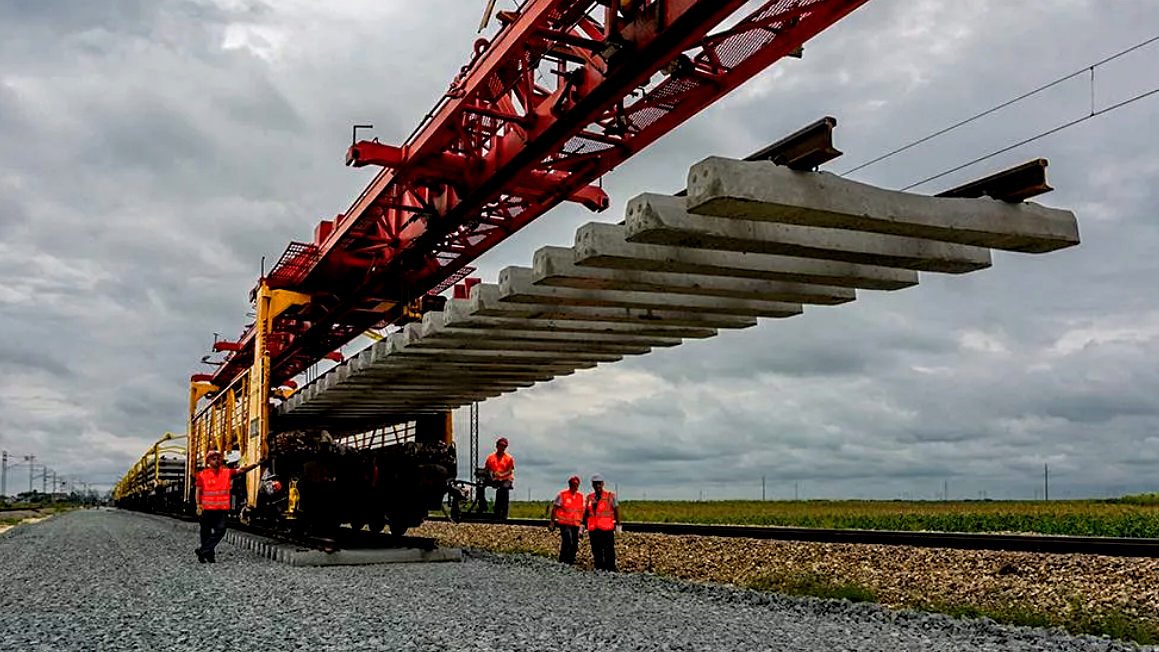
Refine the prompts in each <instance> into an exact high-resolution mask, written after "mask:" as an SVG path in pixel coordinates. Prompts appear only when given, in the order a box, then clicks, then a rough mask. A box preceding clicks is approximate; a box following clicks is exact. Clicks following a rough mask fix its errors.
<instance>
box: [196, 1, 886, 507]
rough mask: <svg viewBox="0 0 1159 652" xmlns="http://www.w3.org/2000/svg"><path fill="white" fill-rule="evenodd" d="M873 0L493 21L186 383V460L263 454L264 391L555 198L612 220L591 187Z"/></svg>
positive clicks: (442, 279) (371, 146)
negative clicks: (435, 97)
mask: <svg viewBox="0 0 1159 652" xmlns="http://www.w3.org/2000/svg"><path fill="white" fill-rule="evenodd" d="M866 2H868V0H771V1H765V2H752V1H748V2H745V1H744V0H525V1H524V2H523V3H522V4H521V6H520V7H519V9H518V10H515V11H501V12H499V13H498V14H497V18H498V20H499V21H500V22H501V23H502V28H501V30H500V31H499V32H498V34H497V35H496V36H495V37H494V38H493V40H490V41H488V40H487V39H483V38H481V39H479V40H478V41H476V43H475V46H474V54H473V56H472V58H471V60H470V61H469V62H468V63H467V65H465V66H464V67H463V68H462V69H461V71H460V72H459V74H458V75H457V76H456V77H455V78H454V81H453V82H452V83H451V85H450V88H449V89H448V90H447V92H446V93H445V94H444V96H443V97H442V98H441V99H440V100H439V102H438V103H437V104H436V106H435V107H434V108H433V109H432V110H431V111H430V113H429V114H428V115H427V117H426V118H425V119H424V120H423V121H422V122H421V124H420V125H419V127H418V128H417V129H416V130H415V132H414V134H413V135H412V136H411V137H410V139H409V140H407V141H406V142H405V143H404V144H402V145H389V144H385V143H380V142H378V141H377V140H373V141H365V140H363V141H358V142H353V143H352V144H351V147H350V149H349V151H348V152H347V155H346V162H347V164H348V165H352V166H355V167H362V166H367V165H371V166H377V167H380V168H381V171H380V172H379V173H378V175H377V176H376V177H375V178H374V180H373V181H372V182H371V183H370V184H369V185H368V186H367V188H366V189H365V190H364V191H363V192H362V194H361V195H359V196H358V198H357V199H356V200H355V201H354V203H353V204H352V205H351V206H350V207H349V208H348V209H347V210H346V211H345V212H344V213H342V214H339V215H338V216H337V217H335V218H334V219H332V220H324V221H322V222H321V223H320V224H318V226H317V227H316V228H315V230H314V234H313V239H312V240H311V241H309V242H291V243H290V245H289V246H288V247H287V248H286V250H285V252H284V253H283V254H282V256H281V258H280V260H278V262H277V264H275V265H274V266H273V268H272V269H271V270H270V271H269V273H268V274H265V275H264V276H263V277H262V278H260V279H259V281H258V284H257V286H256V287H255V288H254V289H253V291H252V293H251V295H252V296H251V298H252V299H253V300H254V301H255V303H256V320H255V322H254V323H253V324H251V325H250V326H249V327H247V328H246V330H245V331H244V333H243V334H242V336H241V337H240V338H239V339H238V340H237V341H218V342H216V343H215V344H214V351H216V352H226V357H225V359H224V361H223V362H221V363H220V364H219V365H218V368H217V370H216V372H215V373H213V374H198V375H195V376H193V378H192V385H191V393H190V431H189V432H190V434H191V435H194V436H191V437H190V440H189V441H190V451H189V452H190V456H189V457H190V464H191V465H192V464H196V462H195V461H194V460H195V456H196V454H197V452H198V451H199V450H200V449H201V447H203V446H205V445H211V444H213V445H217V446H228V445H230V444H231V443H233V442H236V443H238V444H239V445H240V448H241V452H242V453H243V454H246V453H247V450H249V451H252V452H258V451H261V452H260V453H259V457H264V452H265V449H266V447H267V444H266V436H267V433H268V428H269V423H268V422H269V415H270V397H271V396H272V395H273V394H276V393H279V392H281V393H283V394H284V393H286V392H289V391H292V389H293V387H294V385H293V380H292V379H293V378H294V377H295V376H297V375H298V374H299V373H301V372H302V371H303V370H305V369H307V368H309V367H310V366H312V365H313V364H315V363H316V362H318V361H319V360H322V359H327V358H329V359H335V360H340V359H341V354H340V353H338V349H339V348H340V347H341V346H343V345H344V344H346V343H348V342H350V341H351V340H352V339H354V338H355V337H357V336H358V335H359V334H361V333H363V332H365V331H367V329H370V328H375V327H377V328H381V327H383V326H385V325H389V324H399V323H405V322H406V321H409V320H413V319H415V318H417V317H419V316H421V313H422V311H423V310H424V308H425V306H426V304H428V303H431V302H433V301H435V300H436V299H437V296H436V295H438V294H439V293H440V292H442V291H444V290H446V289H447V288H449V287H451V286H452V285H453V284H455V283H456V282H458V281H459V280H460V279H461V278H462V276H464V275H465V273H469V272H470V271H472V270H471V268H469V267H468V263H470V262H471V261H473V260H474V259H476V258H477V257H478V256H480V255H481V254H483V253H485V252H486V251H488V250H489V249H491V248H492V247H494V246H495V245H496V244H498V243H500V242H502V241H503V239H504V238H506V237H508V236H510V235H511V234H513V233H515V232H516V231H518V230H519V229H521V228H522V227H524V226H525V225H527V224H528V223H529V222H531V221H532V220H534V219H536V218H537V217H539V216H540V215H542V214H544V213H546V212H547V211H549V210H551V208H553V207H554V206H556V205H558V204H559V203H560V202H563V201H572V202H578V203H580V204H581V205H583V206H586V207H587V208H589V209H591V210H593V211H602V210H604V209H606V208H607V207H608V205H609V201H608V197H607V195H606V194H605V193H604V191H603V190H601V189H600V188H599V187H597V186H594V185H592V184H593V182H595V181H597V180H598V179H599V178H600V177H601V176H602V175H604V174H605V173H607V172H608V171H610V170H612V169H613V168H615V167H616V166H617V165H619V164H620V163H622V162H623V161H625V160H627V159H628V158H629V157H631V156H632V155H634V154H636V153H637V152H639V151H640V150H642V149H644V148H645V147H647V146H648V145H649V144H651V143H653V142H655V141H656V140H657V139H659V138H660V137H661V136H663V135H664V134H666V133H668V132H669V131H672V130H673V129H675V128H676V127H677V126H679V125H680V124H682V123H683V122H685V121H686V120H688V119H689V118H690V117H692V116H693V115H695V114H697V113H698V112H700V111H701V110H703V109H704V108H706V107H708V106H709V105H711V104H712V103H713V102H715V101H716V100H718V99H720V98H722V97H724V96H725V95H727V94H728V93H729V92H731V91H732V90H733V89H735V88H737V87H738V86H740V85H741V84H743V83H744V82H745V81H747V80H749V79H751V78H752V77H753V76H754V75H756V74H757V73H759V72H761V71H763V70H764V69H766V68H768V67H769V66H770V65H772V64H773V63H774V62H776V61H777V60H779V59H781V58H782V57H785V56H790V55H794V54H796V53H798V52H799V49H800V48H801V47H802V45H803V44H804V43H805V42H806V41H808V40H809V39H810V38H812V37H813V36H814V35H816V34H818V33H819V32H821V31H822V30H824V29H825V28H827V27H829V26H830V25H832V24H833V23H835V22H836V21H838V20H840V19H841V18H842V17H844V16H845V15H847V14H849V13H850V12H852V11H853V10H855V9H856V8H858V7H859V6H861V5H863V4H865V3H866ZM488 9H489V10H490V7H489V8H488ZM488 13H490V12H489V11H488ZM355 133H357V127H356V128H355ZM205 397H209V398H211V399H212V400H211V402H210V404H209V405H207V406H206V407H205V408H203V409H201V410H199V409H198V403H199V401H200V400H201V399H202V398H205ZM385 416H388V415H384V417H385ZM250 459H255V458H253V457H250ZM251 484H253V483H251ZM251 493H252V492H251ZM251 498H252V496H251Z"/></svg>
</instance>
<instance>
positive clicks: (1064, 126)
mask: <svg viewBox="0 0 1159 652" xmlns="http://www.w3.org/2000/svg"><path fill="white" fill-rule="evenodd" d="M1156 93H1159V87H1156V88H1152V89H1151V90H1149V91H1146V92H1143V93H1139V94H1138V95H1136V96H1134V97H1132V98H1129V99H1126V100H1123V101H1122V102H1119V103H1117V104H1112V105H1111V106H1108V107H1105V108H1102V109H1099V110H1098V111H1093V112H1091V113H1090V114H1089V115H1084V116H1083V117H1081V118H1078V119H1075V120H1071V121H1070V122H1067V123H1065V124H1061V125H1059V126H1057V127H1054V128H1053V129H1048V130H1046V131H1044V132H1042V133H1040V134H1036V135H1034V136H1031V137H1030V138H1027V139H1025V140H1020V141H1018V142H1017V143H1014V144H1013V145H1008V146H1006V147H1003V148H1002V149H999V150H995V151H993V152H990V153H989V154H986V155H984V156H979V157H978V158H976V159H974V160H972V161H970V162H968V163H963V164H961V165H959V166H957V167H955V168H952V169H950V170H946V171H945V172H941V173H939V174H935V175H934V176H932V177H926V178H925V179H922V180H921V181H918V182H917V183H911V184H910V185H908V186H906V187H905V188H902V190H909V189H910V188H914V187H916V186H920V185H922V184H923V183H927V182H929V181H933V180H934V179H940V178H942V177H944V176H946V175H947V174H953V173H954V172H957V171H958V170H961V169H963V168H968V167H970V166H971V165H974V164H975V163H981V162H982V161H985V160H986V159H988V158H993V157H995V156H998V155H999V154H1004V153H1006V152H1009V151H1010V150H1012V149H1016V148H1019V147H1022V146H1023V145H1026V144H1027V143H1033V142H1034V141H1036V140H1038V139H1040V138H1045V137H1047V136H1050V135H1051V134H1056V133H1058V132H1060V131H1062V130H1063V129H1069V128H1070V127H1073V126H1075V125H1077V124H1079V123H1082V122H1086V121H1087V120H1090V119H1091V118H1093V117H1095V116H1099V115H1102V114H1104V113H1109V112H1111V111H1114V110H1115V109H1118V108H1121V107H1124V106H1127V105H1128V104H1131V103H1132V102H1137V101H1139V100H1141V99H1143V98H1145V97H1150V96H1152V95H1155V94H1156Z"/></svg>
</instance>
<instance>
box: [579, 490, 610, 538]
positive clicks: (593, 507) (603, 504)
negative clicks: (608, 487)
mask: <svg viewBox="0 0 1159 652" xmlns="http://www.w3.org/2000/svg"><path fill="white" fill-rule="evenodd" d="M614 497H615V494H614V493H612V492H610V491H605V492H604V493H603V495H602V496H600V499H599V500H598V501H597V500H596V492H594V491H593V492H592V493H590V494H588V497H587V501H586V503H585V504H586V505H587V511H588V531H591V530H614V529H616V513H615V512H613V511H612V498H614Z"/></svg>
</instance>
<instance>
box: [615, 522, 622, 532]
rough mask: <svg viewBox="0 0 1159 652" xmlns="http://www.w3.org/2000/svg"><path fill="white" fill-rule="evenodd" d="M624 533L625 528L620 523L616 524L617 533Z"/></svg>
mask: <svg viewBox="0 0 1159 652" xmlns="http://www.w3.org/2000/svg"><path fill="white" fill-rule="evenodd" d="M623 531H624V526H622V525H620V524H619V523H616V532H623Z"/></svg>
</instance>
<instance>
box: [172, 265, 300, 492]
mask: <svg viewBox="0 0 1159 652" xmlns="http://www.w3.org/2000/svg"><path fill="white" fill-rule="evenodd" d="M310 301H311V297H310V295H308V294H303V293H301V292H292V291H290V290H271V289H270V287H269V285H267V284H266V281H265V280H264V279H263V280H262V281H261V282H260V284H259V285H258V289H257V294H256V297H255V303H256V306H255V308H256V311H255V312H256V315H257V319H256V320H255V321H254V359H253V363H252V364H251V365H250V368H249V369H248V370H247V371H245V372H243V373H240V374H238V375H237V377H235V378H234V379H233V380H231V381H230V382H229V384H228V385H226V386H225V387H218V386H216V385H214V384H212V383H209V382H205V381H193V382H191V383H190V384H189V454H188V456H187V457H186V466H185V469H186V471H185V477H186V480H187V482H186V486H185V500H186V502H192V501H193V495H194V494H193V491H194V482H193V479H194V478H195V477H196V475H197V472H198V471H199V470H200V469H201V468H203V467H204V463H205V452H206V451H208V450H211V449H212V450H218V451H221V452H222V454H223V455H224V454H225V453H226V452H227V451H232V450H237V451H238V452H239V453H240V455H241V464H242V465H246V464H260V463H261V462H262V461H264V460H265V459H266V457H267V456H268V454H269V432H270V407H271V406H270V398H271V396H273V395H274V392H273V391H272V390H273V388H271V387H270V351H269V334H270V330H271V326H272V325H273V322H274V320H275V319H277V318H278V317H279V316H281V315H282V313H284V312H286V311H287V310H289V309H290V308H293V307H295V306H302V305H306V304H308V303H310ZM276 391H277V395H278V396H280V397H282V398H286V397H288V396H289V395H290V393H291V390H290V389H289V388H285V387H283V388H277V390H276ZM203 398H204V399H208V400H209V403H208V404H207V405H206V406H205V407H203V408H201V409H200V410H198V404H199V403H200V402H201V400H202V399H203ZM260 481H261V468H260V467H258V468H254V469H253V470H251V471H250V472H249V473H247V474H246V505H247V506H248V507H254V506H256V505H257V498H258V487H259V483H260Z"/></svg>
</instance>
